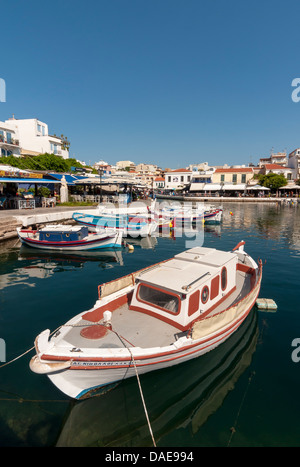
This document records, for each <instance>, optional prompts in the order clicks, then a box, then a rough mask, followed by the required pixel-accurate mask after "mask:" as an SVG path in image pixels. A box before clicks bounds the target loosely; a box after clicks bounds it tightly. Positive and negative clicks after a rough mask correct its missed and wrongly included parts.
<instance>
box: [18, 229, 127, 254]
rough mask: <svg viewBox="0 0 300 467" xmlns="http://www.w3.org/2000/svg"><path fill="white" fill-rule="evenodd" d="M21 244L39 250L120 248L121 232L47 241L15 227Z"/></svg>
mask: <svg viewBox="0 0 300 467" xmlns="http://www.w3.org/2000/svg"><path fill="white" fill-rule="evenodd" d="M17 233H18V237H19V239H20V241H21V242H22V244H24V245H26V246H29V247H31V248H37V249H40V250H51V251H53V250H56V251H92V250H99V249H102V248H121V247H122V232H106V233H105V234H101V235H93V234H91V235H89V236H88V238H84V239H82V240H74V241H55V242H54V241H47V240H39V239H38V238H35V237H36V235H35V231H30V230H21V229H19V228H18V229H17Z"/></svg>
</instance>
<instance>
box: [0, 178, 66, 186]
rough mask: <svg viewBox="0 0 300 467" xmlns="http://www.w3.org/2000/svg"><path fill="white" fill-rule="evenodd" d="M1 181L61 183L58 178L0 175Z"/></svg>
mask: <svg viewBox="0 0 300 467" xmlns="http://www.w3.org/2000/svg"><path fill="white" fill-rule="evenodd" d="M0 183H32V184H37V185H39V184H41V183H60V181H58V180H53V179H50V178H49V179H48V178H25V177H24V178H14V177H0Z"/></svg>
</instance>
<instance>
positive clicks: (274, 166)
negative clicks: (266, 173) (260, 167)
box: [265, 164, 290, 170]
mask: <svg viewBox="0 0 300 467" xmlns="http://www.w3.org/2000/svg"><path fill="white" fill-rule="evenodd" d="M265 168H266V169H268V170H271V169H278V170H279V169H281V170H282V169H290V167H284V166H283V165H279V164H265Z"/></svg>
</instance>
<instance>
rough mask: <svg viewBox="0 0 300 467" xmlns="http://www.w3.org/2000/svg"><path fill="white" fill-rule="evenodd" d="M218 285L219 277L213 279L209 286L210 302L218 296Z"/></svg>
mask: <svg viewBox="0 0 300 467" xmlns="http://www.w3.org/2000/svg"><path fill="white" fill-rule="evenodd" d="M219 283H220V277H219V276H216V277H214V278H213V279H212V281H211V286H210V299H211V300H213V299H214V298H216V297H217V296H218V295H219Z"/></svg>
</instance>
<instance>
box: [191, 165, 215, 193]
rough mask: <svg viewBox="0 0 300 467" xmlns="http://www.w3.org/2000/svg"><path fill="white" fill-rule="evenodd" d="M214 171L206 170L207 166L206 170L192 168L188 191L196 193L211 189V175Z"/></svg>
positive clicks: (212, 169) (211, 168)
mask: <svg viewBox="0 0 300 467" xmlns="http://www.w3.org/2000/svg"><path fill="white" fill-rule="evenodd" d="M214 171H215V168H214V167H210V168H208V166H206V170H197V169H196V168H195V167H194V168H193V173H192V178H191V184H190V188H189V191H190V192H198V191H203V190H204V191H207V190H210V189H211V187H212V185H211V184H212V175H213V173H214Z"/></svg>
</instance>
